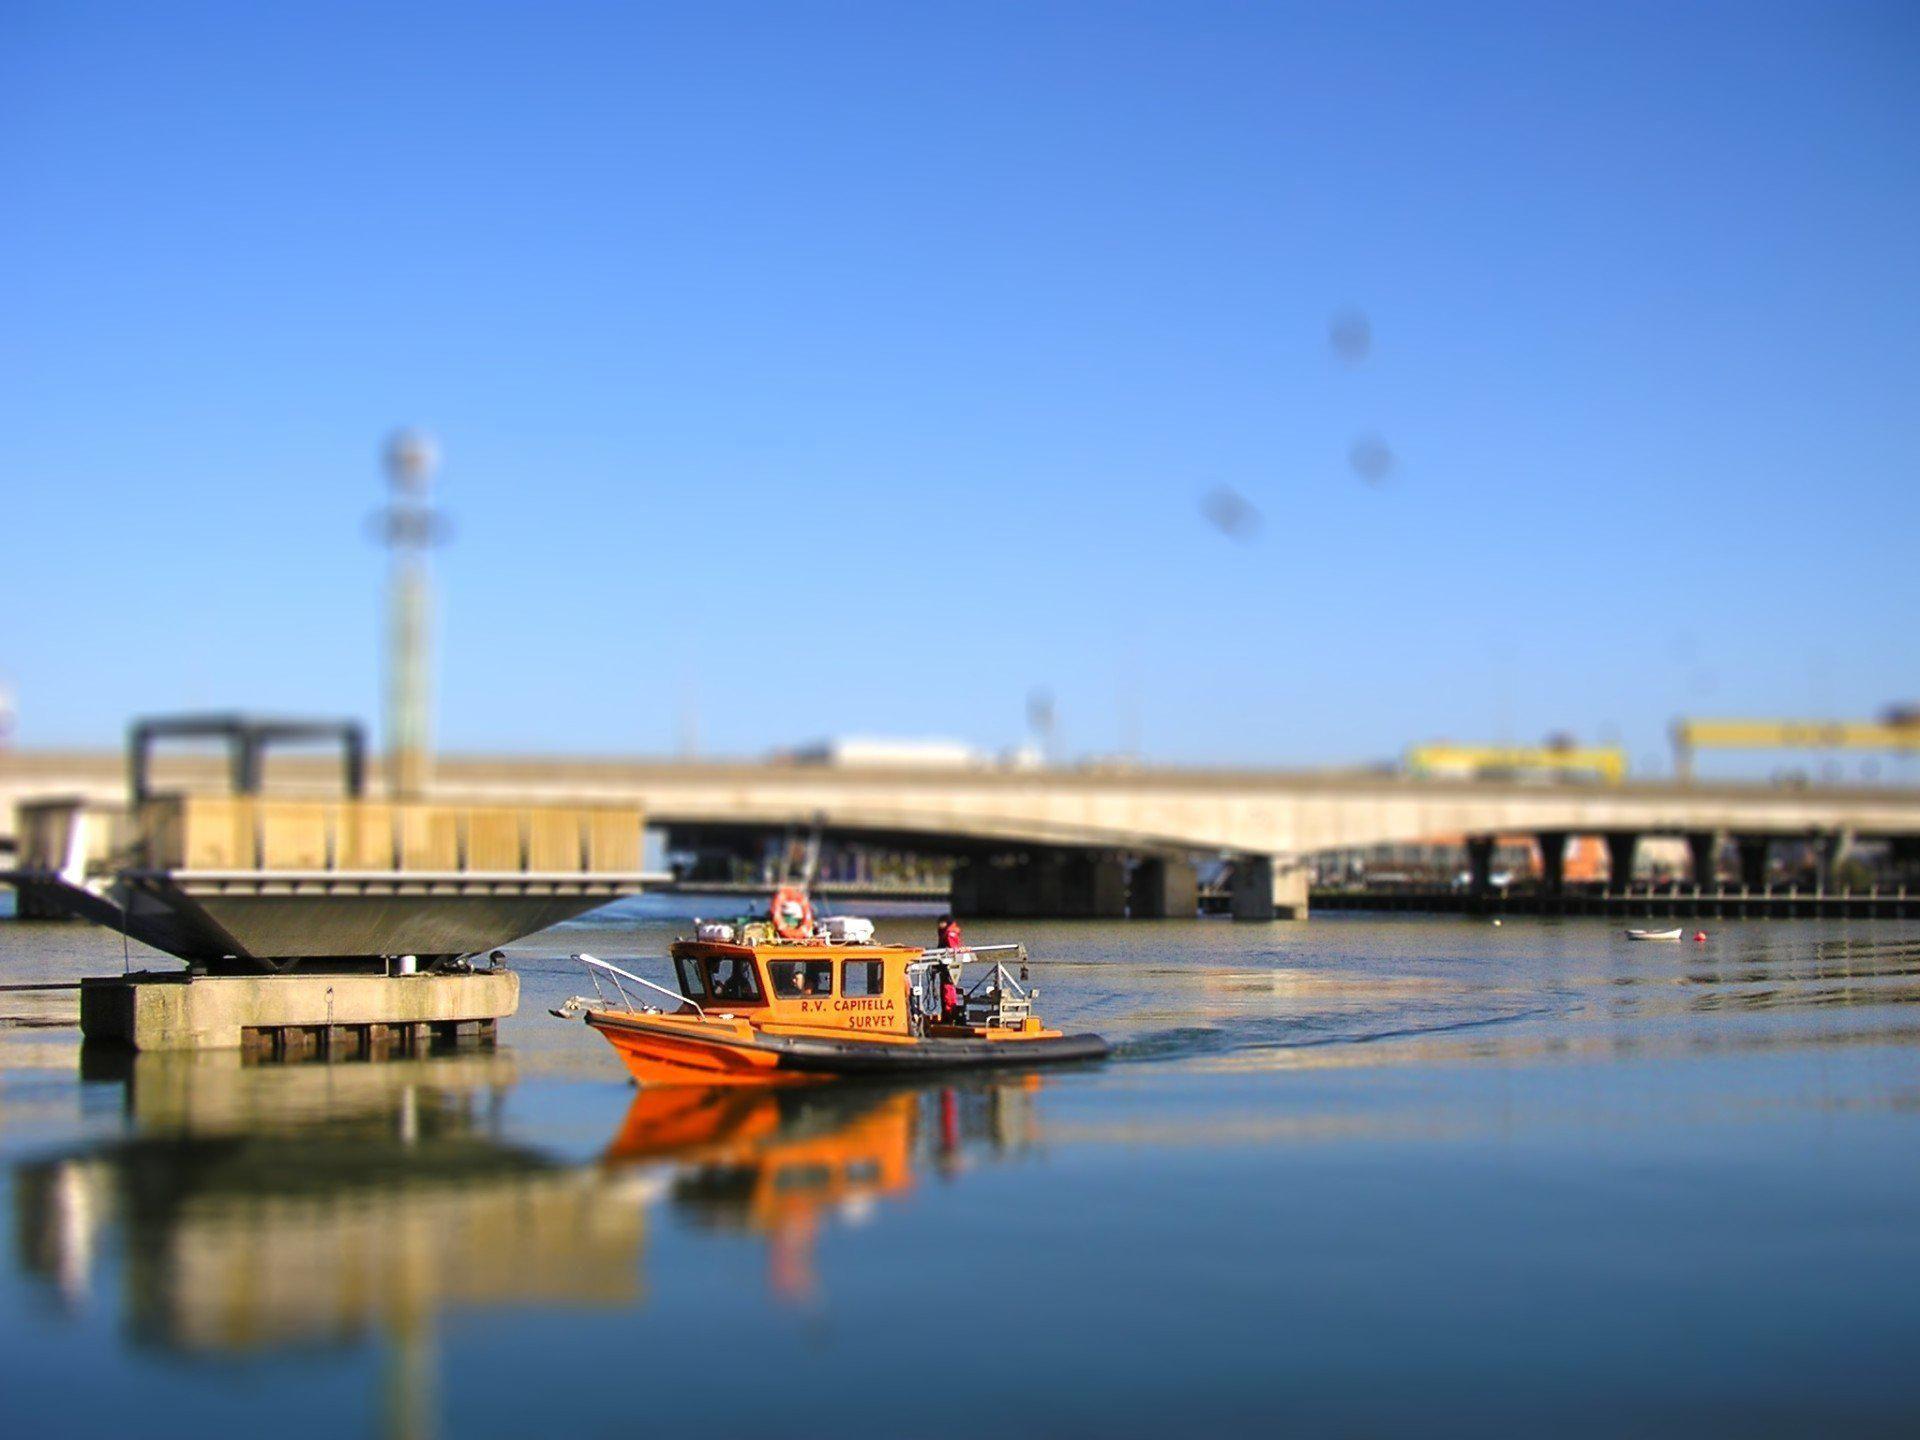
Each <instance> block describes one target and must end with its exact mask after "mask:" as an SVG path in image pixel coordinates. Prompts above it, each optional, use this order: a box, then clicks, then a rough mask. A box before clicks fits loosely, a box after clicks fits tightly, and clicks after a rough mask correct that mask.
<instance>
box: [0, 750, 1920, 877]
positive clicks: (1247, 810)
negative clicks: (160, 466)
mask: <svg viewBox="0 0 1920 1440" xmlns="http://www.w3.org/2000/svg"><path fill="white" fill-rule="evenodd" d="M222 778H223V777H222V775H221V773H220V771H219V769H218V766H217V763H216V762H215V761H213V760H211V759H205V760H200V759H196V758H194V757H179V758H174V759H172V760H171V761H170V762H168V763H163V764H162V766H161V768H160V770H159V772H158V774H157V775H156V777H155V785H156V788H159V789H165V788H168V787H169V786H172V785H194V786H206V787H209V788H211V787H215V786H218V785H219V784H220V783H222ZM336 783H337V780H336V777H335V775H334V773H333V768H332V767H331V766H328V765H323V764H320V763H318V762H315V763H313V764H311V765H306V764H303V761H302V759H301V758H300V757H289V758H288V759H287V760H286V761H284V762H276V765H275V768H274V770H273V772H272V773H270V774H269V776H268V785H269V788H270V789H271V788H275V787H277V786H286V787H288V788H313V789H319V788H324V787H328V786H331V785H333V784H336ZM125 794H126V778H125V761H124V759H123V757H122V756H120V755H119V754H117V753H113V752H106V751H93V752H54V751H13V752H6V753H0V817H6V818H4V819H0V826H9V827H10V825H11V818H10V817H11V816H12V813H13V806H14V804H15V803H16V802H18V801H19V800H22V799H29V798H35V797H44V796H50V795H78V796H84V797H88V798H90V799H95V800H100V801H118V800H123V799H124V798H125ZM433 794H434V796H435V798H438V799H444V800H449V801H472V802H475V803H479V802H505V801H514V802H518V803H545V802H560V801H592V800H621V801H630V802H638V804H639V805H640V806H641V807H642V808H643V809H644V810H645V812H646V814H647V817H648V822H649V823H650V824H652V825H655V826H661V827H665V828H667V829H668V830H669V831H671V832H673V833H675V834H676V835H677V836H680V837H693V838H698V837H701V836H709V837H725V836H727V835H748V834H754V833H762V834H763V833H765V832H767V831H774V832H778V831H781V830H783V829H787V828H795V829H807V828H811V827H813V826H816V825H817V826H819V827H820V828H821V829H822V830H824V831H825V832H827V833H829V834H832V835H836V836H841V837H845V838H849V839H866V840H873V841H877V842H882V843H890V844H897V845H899V846H901V847H902V848H912V849H917V850H922V851H928V852H934V853H946V854H951V855H953V856H955V857H956V858H957V859H958V862H959V863H958V865H957V867H956V872H955V880H954V896H953V898H954V903H955V904H956V906H957V907H959V908H960V909H962V910H965V911H971V912H972V913H976V914H995V913H1004V914H1029V915H1038V914H1061V915H1073V914H1086V915H1108V914H1119V913H1123V912H1124V910H1125V908H1126V907H1128V905H1129V903H1131V908H1132V910H1133V913H1135V914H1149V915H1151V914H1176V913H1190V912H1188V911H1187V903H1188V899H1189V897H1190V893H1191V891H1192V888H1193V867H1192V859H1193V857H1195V856H1201V855H1207V856H1219V855H1227V856H1232V857H1234V858H1235V859H1236V862H1237V863H1236V866H1235V876H1236V881H1235V885H1236V890H1235V910H1236V913H1242V914H1255V913H1262V912H1264V913H1268V914H1271V913H1274V911H1275V909H1276V908H1277V909H1278V910H1279V911H1280V912H1281V913H1288V912H1292V913H1304V907H1305V903H1306V873H1305V870H1304V866H1303V862H1304V861H1305V860H1306V859H1307V858H1308V857H1310V856H1312V855H1314V854H1316V853H1320V852H1326V851H1331V850H1343V849H1359V848H1364V847H1369V846H1374V845H1380V844H1393V843H1410V842H1418V841H1422V840H1427V839H1431V838H1433V837H1437V836H1447V835H1453V836H1465V837H1467V839H1468V855H1469V862H1470V865H1471V867H1472V871H1473V875H1474V879H1475V881H1476V882H1477V883H1478V884H1480V885H1484V884H1485V883H1486V881H1487V878H1488V870H1489V867H1490V863H1491V855H1492V843H1493V837H1494V836H1496V835H1518V834H1524V835H1532V836H1534V837H1536V838H1537V839H1538V840H1539V842H1540V847H1541V853H1542V857H1543V861H1544V865H1545V871H1546V883H1547V885H1548V887H1549V888H1553V887H1555V886H1556V885H1557V883H1558V879H1559V871H1560V862H1561V857H1562V856H1563V854H1564V848H1565V842H1566V839H1567V837H1568V836H1569V835H1575V834H1579V835H1588V834H1598V835H1602V836H1605V837H1606V839H1607V843H1608V846H1609V848H1610V851H1611V858H1612V860H1613V871H1614V874H1615V875H1616V876H1625V875H1627V874H1630V873H1631V866H1632V857H1633V854H1634V850H1635V847H1636V846H1637V844H1638V842H1639V840H1640V839H1641V837H1643V836H1649V835H1677V836H1684V837H1686V838H1687V839H1688V841H1689V844H1690V845H1691V846H1692V847H1693V852H1694V855H1695V857H1696V863H1697V864H1698V865H1702V866H1710V865H1711V863H1712V856H1713V855H1714V854H1715V853H1716V851H1717V847H1718V844H1719V842H1720V840H1721V839H1722V838H1723V837H1731V838H1733V839H1734V840H1736V841H1738V842H1739V845H1740V854H1741V858H1742V868H1743V871H1744V872H1745V873H1746V874H1747V875H1748V876H1749V877H1751V878H1750V881H1749V883H1754V884H1757V883H1760V881H1761V880H1762V879H1763V876H1764V866H1765V856H1766V846H1767V844H1768V843H1769V842H1771V841H1773V840H1776V839H1794V840H1805V839H1808V838H1809V837H1819V838H1823V839H1825V840H1826V841H1827V842H1828V848H1829V850H1830V851H1835V852H1837V850H1838V848H1839V847H1841V846H1843V845H1844V844H1846V843H1847V842H1848V841H1849V840H1852V839H1867V838H1879V837H1889V838H1893V839H1896V840H1899V841H1903V842H1911V841H1912V840H1913V839H1914V837H1920V789H1895V788H1889V787H1880V788H1858V789H1816V788H1783V787H1778V786H1771V785H1759V784H1698V783H1685V784H1683V783H1672V782H1665V783H1654V782H1636V783H1628V784H1621V785H1601V784H1581V783H1564V782H1563V783H1532V782H1501V781H1475V780H1455V779H1418V778H1412V777H1408V776H1403V775H1397V774H1389V773H1376V772H1370V771H1256V770H1199V769H1149V768H1125V767H1108V768H1094V767H1088V768H1072V769H1068V768H1059V769H1048V770H1028V771H1021V770H1000V769H979V770H963V769H945V768H937V769H936V768H924V769H907V768H901V769H892V768H886V769H883V768H864V767H836V766H830V765H810V764H799V763H708V762H697V763H696V762H670V761H647V760H614V759H562V758H513V757H481V756H449V757H443V758H442V759H440V760H439V761H438V762H437V765H436V773H435V781H434V787H433Z"/></svg>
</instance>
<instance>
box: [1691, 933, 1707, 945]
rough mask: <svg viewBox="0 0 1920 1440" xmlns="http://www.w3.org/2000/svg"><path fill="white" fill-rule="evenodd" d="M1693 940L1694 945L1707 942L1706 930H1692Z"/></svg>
mask: <svg viewBox="0 0 1920 1440" xmlns="http://www.w3.org/2000/svg"><path fill="white" fill-rule="evenodd" d="M1693 942H1694V944H1696V945H1704V944H1706V943H1707V932H1706V931H1704V930H1696V931H1694V932H1693Z"/></svg>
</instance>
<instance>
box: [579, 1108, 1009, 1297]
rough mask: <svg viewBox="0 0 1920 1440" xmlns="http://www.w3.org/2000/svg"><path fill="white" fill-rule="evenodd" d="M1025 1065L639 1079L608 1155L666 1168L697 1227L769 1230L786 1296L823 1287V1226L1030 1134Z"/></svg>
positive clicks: (627, 1164) (674, 1194)
mask: <svg viewBox="0 0 1920 1440" xmlns="http://www.w3.org/2000/svg"><path fill="white" fill-rule="evenodd" d="M1039 1085H1040V1079H1039V1077H1038V1076H1033V1075H1027V1076H1021V1077H1018V1078H1011V1079H997V1080H993V1081H987V1082H984V1083H978V1084H967V1085H943V1086H917V1087H913V1088H899V1087H884V1088H875V1087H871V1086H860V1085H831V1086H822V1087H818V1088H800V1089H790V1090H789V1089H778V1090H761V1089H751V1088H743V1087H738V1086H727V1087H720V1086H715V1087H712V1088H688V1087H683V1086H669V1087H663V1088H660V1089H654V1090H642V1091H641V1092H640V1093H639V1094H638V1095H637V1096H635V1097H634V1101H633V1104H632V1106H631V1107H630V1108H629V1109H628V1111H627V1115H626V1119H625V1121H624V1122H623V1123H622V1125H621V1127H620V1133H619V1134H618V1135H617V1136H615V1137H614V1140H613V1143H612V1144H611V1145H610V1146H609V1147H608V1149H607V1153H606V1161H607V1163H608V1165H609V1166H610V1167H614V1168H616V1169H626V1168H631V1167H645V1168H652V1167H663V1168H664V1169H665V1170H666V1172H667V1177H666V1187H665V1188H666V1194H667V1196H668V1198H669V1200H670V1203H671V1204H672V1205H673V1206H674V1207H675V1209H676V1211H678V1212H681V1213H683V1214H685V1215H686V1216H687V1217H688V1218H690V1219H691V1220H693V1221H694V1222H695V1223H697V1224H700V1225H707V1226H712V1227H714V1228H717V1229H726V1230H735V1231H744V1232H748V1233H751V1234H756V1235H764V1236H765V1237H767V1240H768V1243H769V1252H770V1266H769V1270H770V1273H769V1284H770V1286H771V1288H772V1290H773V1293H774V1294H775V1295H776V1296H778V1297H780V1298H781V1299H783V1300H789V1301H796V1302H800V1301H806V1300H809V1299H811V1298H812V1297H813V1296H814V1295H815V1294H816V1293H817V1292H818V1290H819V1281H818V1277H817V1275H816V1274H815V1270H814V1264H813V1253H814V1246H815V1243H816V1240H817V1238H818V1236H819V1233H820V1230H821V1228H822V1227H823V1226H824V1225H826V1224H829V1223H832V1222H834V1221H839V1222H843V1223H859V1222H860V1221H862V1220H864V1219H866V1218H867V1217H868V1216H869V1215H870V1214H871V1213H872V1211H873V1209H874V1207H875V1205H876V1204H878V1203H879V1202H881V1201H883V1200H887V1199H890V1198H895V1197H898V1196H901V1195H904V1194H906V1193H907V1192H908V1191H910V1190H911V1189H912V1188H913V1184H914V1180H915V1176H916V1174H917V1172H919V1171H920V1170H921V1169H923V1168H931V1169H933V1170H934V1171H936V1172H937V1173H941V1174H945V1175H952V1174H955V1173H957V1172H958V1171H960V1170H961V1169H964V1168H965V1167H966V1166H967V1165H968V1164H970V1163H972V1162H973V1161H974V1160H976V1159H979V1158H988V1157H998V1156H1005V1155H1009V1154H1015V1153H1018V1152H1020V1151H1023V1150H1026V1149H1029V1148H1031V1147H1032V1146H1034V1145H1035V1144H1036V1143H1037V1140H1038V1129H1037V1125H1036V1123H1035V1113H1034V1097H1035V1095H1036V1094H1037V1092H1038V1089H1039Z"/></svg>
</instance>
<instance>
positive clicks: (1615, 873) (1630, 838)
mask: <svg viewBox="0 0 1920 1440" xmlns="http://www.w3.org/2000/svg"><path fill="white" fill-rule="evenodd" d="M1605 838H1606V842H1607V888H1608V889H1609V890H1611V891H1613V892H1614V893H1615V894H1619V893H1621V892H1623V891H1625V890H1626V888H1627V887H1628V886H1629V885H1631V884H1633V858H1634V856H1635V855H1636V854H1638V853H1639V850H1640V832H1639V831H1637V830H1609V831H1607V833H1606V837H1605Z"/></svg>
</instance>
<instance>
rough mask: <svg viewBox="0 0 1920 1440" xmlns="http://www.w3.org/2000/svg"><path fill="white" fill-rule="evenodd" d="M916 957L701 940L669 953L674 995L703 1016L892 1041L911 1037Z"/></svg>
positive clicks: (896, 950)
mask: <svg viewBox="0 0 1920 1440" xmlns="http://www.w3.org/2000/svg"><path fill="white" fill-rule="evenodd" d="M920 953H921V952H920V951H919V950H917V949H914V948H912V947H910V946H892V945H823V944H818V943H814V944H808V943H805V942H800V943H795V944H771V945H740V944H729V943H725V942H716V941H708V940H682V941H680V942H679V943H678V944H676V945H675V946H674V947H673V951H672V954H673V969H674V978H675V979H676V980H677V981H678V982H679V985H680V993H681V994H682V995H684V996H685V997H686V998H687V999H688V1000H689V1001H690V1002H691V1003H692V1004H693V1005H694V1006H696V1007H697V1008H698V1009H699V1010H701V1011H703V1012H704V1011H706V1010H710V1009H716V1008H717V1009H720V1010H725V1011H728V1012H732V1013H737V1014H741V1015H748V1016H751V1017H752V1018H754V1019H756V1020H763V1021H774V1022H778V1023H781V1024H790V1025H806V1026H823V1027H829V1028H832V1029H835V1030H878V1031H886V1032H891V1033H894V1034H899V1035H905V1034H908V1033H910V1020H909V1015H910V1012H911V1008H912V1007H911V1006H910V1005H909V1004H908V970H909V969H910V968H911V967H912V966H913V965H914V962H916V961H917V960H919V958H920ZM755 1012H759V1013H755Z"/></svg>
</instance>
